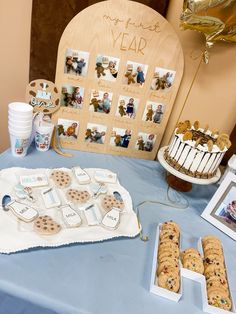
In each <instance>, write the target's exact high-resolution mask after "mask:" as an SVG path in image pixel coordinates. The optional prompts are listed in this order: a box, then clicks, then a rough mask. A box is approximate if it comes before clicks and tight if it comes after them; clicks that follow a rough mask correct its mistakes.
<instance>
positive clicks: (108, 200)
mask: <svg viewBox="0 0 236 314" xmlns="http://www.w3.org/2000/svg"><path fill="white" fill-rule="evenodd" d="M102 207H103V208H104V209H105V210H106V211H108V210H111V209H112V207H117V208H118V209H123V208H124V202H123V200H118V199H116V198H115V197H114V196H112V195H106V196H105V197H104V198H103V200H102Z"/></svg>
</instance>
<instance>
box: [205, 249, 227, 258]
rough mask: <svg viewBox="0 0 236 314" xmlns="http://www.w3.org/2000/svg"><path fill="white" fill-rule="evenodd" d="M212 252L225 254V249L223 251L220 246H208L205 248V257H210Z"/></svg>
mask: <svg viewBox="0 0 236 314" xmlns="http://www.w3.org/2000/svg"><path fill="white" fill-rule="evenodd" d="M211 254H217V255H221V256H223V251H222V248H220V247H213V248H212V247H211V248H207V249H205V250H204V256H205V258H206V257H208V255H211Z"/></svg>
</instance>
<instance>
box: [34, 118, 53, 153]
mask: <svg viewBox="0 0 236 314" xmlns="http://www.w3.org/2000/svg"><path fill="white" fill-rule="evenodd" d="M34 129H35V137H34V139H35V147H36V149H37V150H38V151H41V152H46V151H47V150H49V147H50V143H51V139H52V133H53V129H54V124H52V123H47V122H41V123H40V124H36V123H35V124H34Z"/></svg>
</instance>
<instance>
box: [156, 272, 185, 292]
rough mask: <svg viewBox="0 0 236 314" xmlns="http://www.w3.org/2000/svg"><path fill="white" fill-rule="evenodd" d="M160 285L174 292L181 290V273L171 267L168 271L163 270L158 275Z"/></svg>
mask: <svg viewBox="0 0 236 314" xmlns="http://www.w3.org/2000/svg"><path fill="white" fill-rule="evenodd" d="M158 285H159V287H162V288H164V289H168V290H170V291H173V292H178V291H179V286H180V277H179V274H178V273H176V272H175V270H174V269H173V271H171V269H169V271H167V272H161V273H160V274H159V275H158Z"/></svg>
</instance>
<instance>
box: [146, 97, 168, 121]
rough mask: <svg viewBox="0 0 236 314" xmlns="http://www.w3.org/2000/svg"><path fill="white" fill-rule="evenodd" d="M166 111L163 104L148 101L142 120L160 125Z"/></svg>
mask: <svg viewBox="0 0 236 314" xmlns="http://www.w3.org/2000/svg"><path fill="white" fill-rule="evenodd" d="M164 109H165V106H164V105H163V104H160V103H155V102H152V101H147V103H146V107H145V110H144V113H143V118H142V120H143V121H150V122H153V123H158V124H160V123H161V120H162V118H163V114H164Z"/></svg>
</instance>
